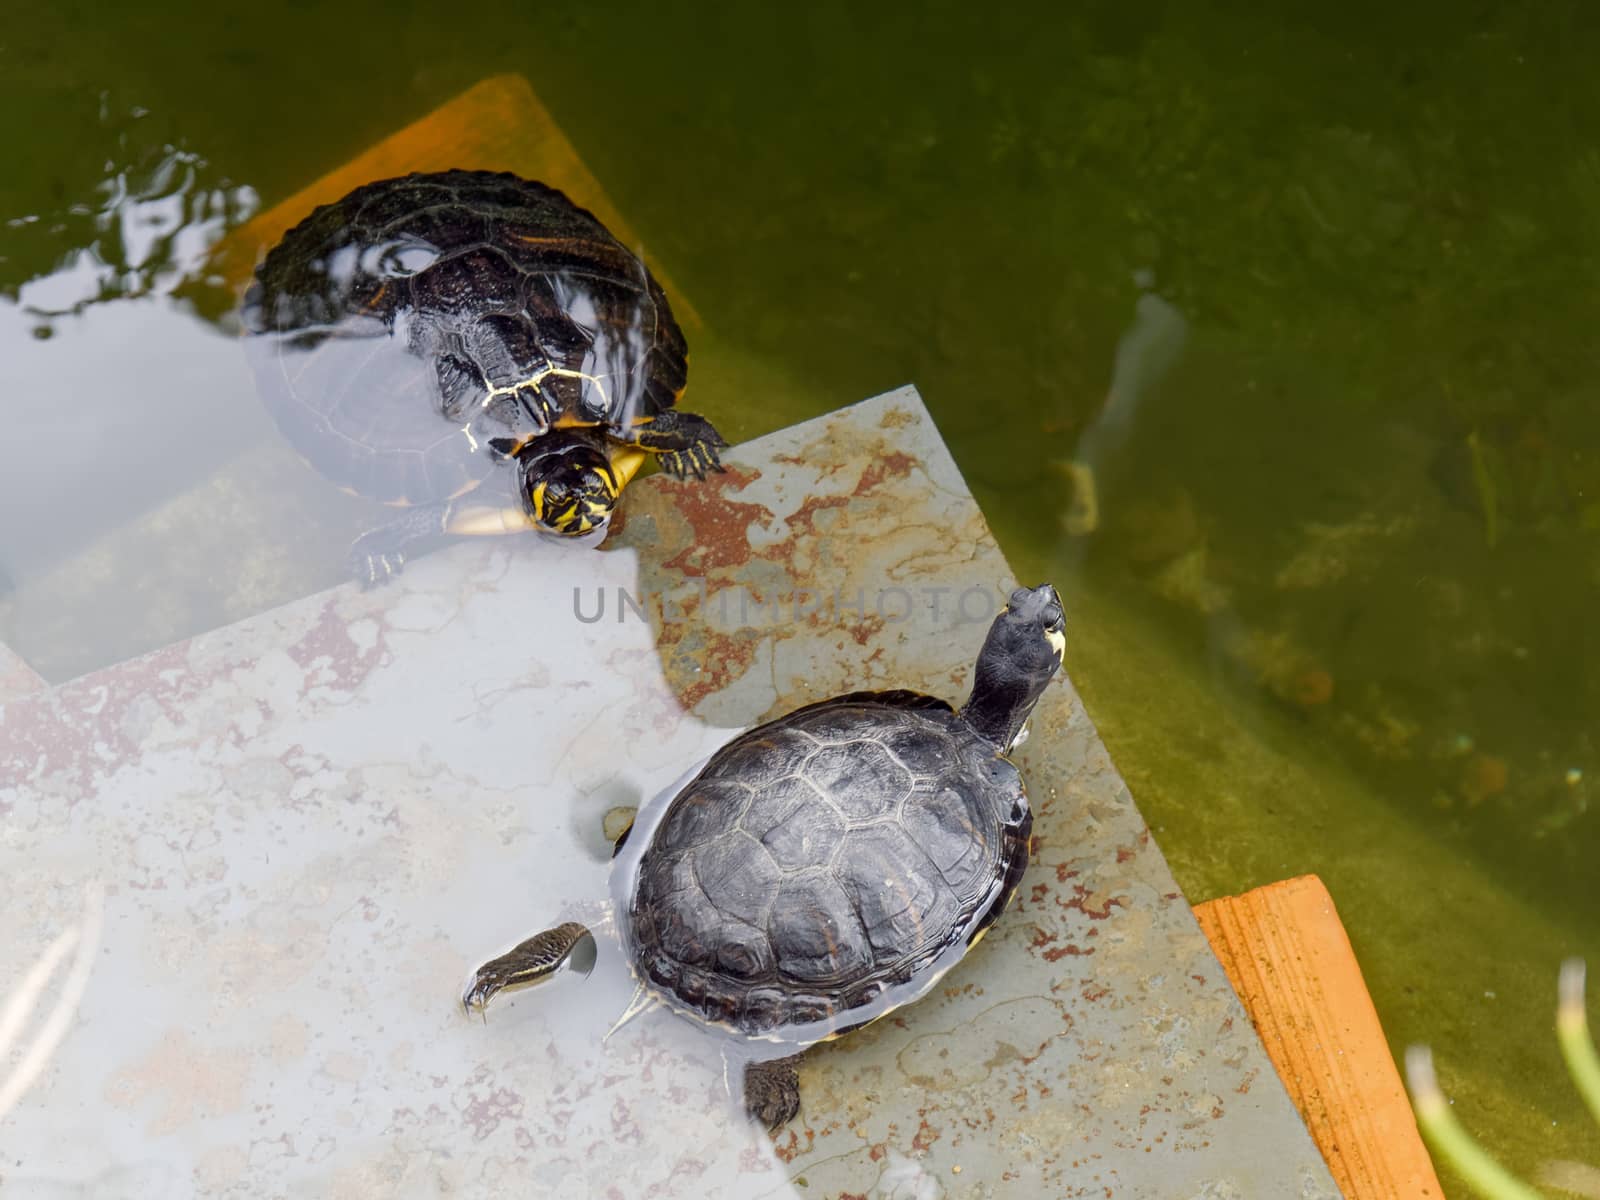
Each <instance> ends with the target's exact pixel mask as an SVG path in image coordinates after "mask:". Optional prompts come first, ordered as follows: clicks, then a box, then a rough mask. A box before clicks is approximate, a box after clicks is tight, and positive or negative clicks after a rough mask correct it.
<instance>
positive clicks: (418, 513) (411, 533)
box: [345, 504, 450, 591]
mask: <svg viewBox="0 0 1600 1200" xmlns="http://www.w3.org/2000/svg"><path fill="white" fill-rule="evenodd" d="M449 519H450V505H448V504H424V505H419V506H418V507H416V508H408V509H404V510H403V511H402V512H401V514H400V516H398V517H397V518H395V519H394V520H393V521H390V522H389V523H388V524H386V525H379V526H378V527H377V528H376V529H369V530H368V531H367V532H366V533H363V534H362V535H361V536H360V537H358V538H357V539H356V540H355V541H354V542H352V543H351V544H350V553H349V555H348V556H347V557H346V559H345V563H346V565H347V566H348V568H349V571H350V576H351V578H353V579H354V580H355V581H356V582H357V583H359V584H360V585H361V587H362V590H363V591H365V590H366V589H367V588H371V587H376V586H378V585H379V584H382V583H388V582H389V581H390V580H391V579H393V578H394V577H395V576H396V575H398V574H400V572H401V571H403V570H404V569H405V565H406V558H407V557H408V556H409V555H411V554H412V553H414V552H415V551H416V550H417V549H418V547H419V546H421V545H422V544H423V543H425V542H429V541H433V540H435V539H441V538H443V537H444V536H445V535H446V533H447V529H446V524H447V522H448V521H449Z"/></svg>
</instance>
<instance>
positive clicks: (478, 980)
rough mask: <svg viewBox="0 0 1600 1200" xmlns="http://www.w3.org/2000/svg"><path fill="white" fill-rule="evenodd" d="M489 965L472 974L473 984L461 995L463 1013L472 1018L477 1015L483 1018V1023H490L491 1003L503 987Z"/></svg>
mask: <svg viewBox="0 0 1600 1200" xmlns="http://www.w3.org/2000/svg"><path fill="white" fill-rule="evenodd" d="M488 966H489V964H487V963H486V964H484V966H482V967H479V968H478V970H476V971H474V972H473V974H472V982H471V983H469V984H468V985H467V989H466V991H464V992H462V993H461V1011H462V1012H464V1013H466V1014H467V1016H469V1017H470V1016H471V1015H472V1014H473V1013H477V1014H478V1015H479V1016H480V1017H482V1018H483V1023H484V1024H485V1025H487V1024H488V1023H489V1001H490V1000H492V999H493V998H494V994H495V993H496V992H498V991H499V990H500V988H501V986H502V983H501V981H500V980H499V979H497V978H495V975H494V972H492V971H489V970H488V969H487V968H488Z"/></svg>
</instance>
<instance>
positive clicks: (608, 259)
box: [243, 171, 688, 504]
mask: <svg viewBox="0 0 1600 1200" xmlns="http://www.w3.org/2000/svg"><path fill="white" fill-rule="evenodd" d="M243 316H244V324H245V327H246V330H247V331H248V332H249V333H250V334H252V335H253V336H251V337H250V338H249V339H248V340H247V345H248V346H249V348H250V352H251V358H252V360H253V362H254V365H255V366H256V369H257V374H258V377H259V379H260V381H261V390H262V393H263V397H264V399H265V401H266V404H267V407H268V408H269V409H270V410H271V412H272V414H273V416H274V418H275V419H276V421H277V423H278V425H279V427H280V428H281V429H282V430H283V433H284V435H285V436H286V437H287V438H288V439H289V441H290V442H291V443H292V444H293V445H294V447H295V448H296V449H297V450H298V451H299V452H300V453H301V454H302V455H303V456H304V457H305V458H306V459H308V460H309V461H310V462H311V463H312V465H314V466H315V467H316V468H317V469H318V470H320V471H321V472H322V473H323V474H324V475H326V476H327V477H328V478H329V479H331V480H332V481H333V482H335V483H337V484H340V485H342V486H344V487H346V488H347V489H349V490H351V491H355V492H359V493H361V494H363V495H366V496H371V497H373V498H375V499H378V500H382V501H385V502H386V503H390V504H423V503H430V502H433V501H439V500H444V499H448V498H449V497H452V496H457V495H460V494H461V493H463V492H465V491H469V490H471V489H472V488H473V487H475V486H477V485H478V484H479V483H480V482H482V480H483V479H484V478H485V477H486V476H487V475H488V474H489V472H490V471H491V470H492V469H493V466H494V465H495V462H496V461H497V460H496V458H495V457H494V456H492V455H491V453H490V452H489V451H488V448H487V443H488V440H489V439H490V438H492V437H509V438H513V439H516V440H518V441H521V440H522V439H525V438H527V437H529V436H533V435H536V434H538V433H540V432H542V431H543V429H544V427H545V418H544V417H543V416H542V415H539V405H540V403H541V402H542V403H543V405H545V406H548V407H553V409H554V410H555V413H556V417H555V420H554V421H553V422H552V424H553V423H555V422H562V421H570V422H572V423H576V424H588V425H594V424H601V425H606V426H609V427H610V428H612V429H622V428H625V427H627V426H628V425H629V424H631V423H633V422H634V421H635V420H636V419H637V418H639V417H643V416H653V415H655V414H657V413H660V412H662V411H663V410H665V409H668V408H671V407H672V406H673V404H675V403H676V402H677V397H678V395H679V394H680V393H681V392H682V390H683V386H684V383H685V381H686V380H687V377H688V364H687V359H686V354H687V351H686V347H685V345H684V340H683V334H682V332H681V331H680V330H679V329H678V326H677V323H676V322H675V321H674V320H673V319H672V311H671V309H670V308H669V307H668V304H667V298H666V296H665V295H664V294H663V293H662V291H661V288H660V286H659V285H658V284H657V283H656V281H655V279H654V278H652V277H651V275H650V273H649V271H648V270H647V269H646V268H645V266H644V264H643V263H641V262H640V261H639V259H638V258H636V257H635V256H634V255H633V254H632V253H630V252H629V251H628V250H627V249H626V248H625V247H624V246H623V245H622V244H621V243H620V242H618V241H617V240H616V238H614V237H612V236H611V234H610V233H609V232H608V231H607V230H606V228H605V226H603V225H602V224H601V223H600V222H599V221H598V220H597V219H596V218H595V217H594V216H593V214H591V213H589V212H587V211H585V210H584V209H581V208H579V207H577V206H576V205H574V204H573V203H572V202H571V201H570V200H568V199H567V198H566V197H565V196H564V195H562V194H561V193H560V192H558V191H556V190H555V189H553V188H549V187H546V186H544V185H543V184H539V183H531V182H529V181H527V180H524V179H520V178H518V177H517V176H515V175H511V174H506V173H493V172H488V171H446V172H443V173H440V174H433V175H407V176H405V177H403V178H399V179H386V180H382V181H380V182H377V183H369V184H367V185H365V186H363V187H359V188H357V189H356V190H355V191H353V192H351V193H350V194H349V195H348V196H346V197H345V198H344V199H343V200H340V201H339V202H338V203H336V204H329V205H324V206H323V207H321V208H318V209H317V210H316V211H315V212H313V213H312V214H311V215H310V216H309V217H307V218H306V219H305V220H304V221H302V222H301V223H300V224H299V225H297V226H296V227H295V228H293V229H291V230H290V231H289V232H288V233H287V234H286V235H285V236H284V238H283V240H282V241H281V242H279V243H278V245H277V246H275V247H274V248H273V250H272V251H271V253H269V254H268V255H267V257H266V259H265V261H264V262H263V263H262V264H261V266H260V268H259V269H258V270H257V272H256V282H255V284H254V285H253V286H252V287H251V289H250V291H249V293H248V294H247V296H246V297H245V306H244V313H243Z"/></svg>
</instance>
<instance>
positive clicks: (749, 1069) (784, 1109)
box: [744, 1054, 801, 1133]
mask: <svg viewBox="0 0 1600 1200" xmlns="http://www.w3.org/2000/svg"><path fill="white" fill-rule="evenodd" d="M800 1057H801V1056H800V1055H798V1054H791V1055H790V1056H789V1057H788V1058H769V1059H766V1060H765V1061H757V1062H750V1063H746V1064H745V1068H744V1110H745V1112H747V1113H749V1114H750V1117H751V1119H752V1120H756V1121H760V1122H761V1124H762V1127H763V1128H765V1129H766V1131H767V1132H768V1133H777V1132H778V1130H780V1129H782V1128H783V1127H784V1126H785V1125H787V1124H788V1123H789V1122H790V1121H792V1120H794V1118H795V1115H796V1114H797V1113H798V1112H799V1111H800V1075H799V1072H797V1071H796V1070H795V1067H797V1066H798V1065H799V1063H800Z"/></svg>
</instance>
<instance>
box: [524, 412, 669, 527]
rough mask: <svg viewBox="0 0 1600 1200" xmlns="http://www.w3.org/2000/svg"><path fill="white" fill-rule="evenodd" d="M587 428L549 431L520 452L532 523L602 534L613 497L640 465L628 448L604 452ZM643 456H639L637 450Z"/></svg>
mask: <svg viewBox="0 0 1600 1200" xmlns="http://www.w3.org/2000/svg"><path fill="white" fill-rule="evenodd" d="M584 433H585V431H581V430H580V431H574V432H572V433H568V432H566V431H552V432H551V433H548V434H546V435H545V436H543V437H539V438H535V439H534V440H533V441H531V442H530V443H528V445H527V446H526V447H525V448H524V449H523V450H522V451H521V452H520V453H519V454H518V456H517V457H518V460H519V462H520V463H521V466H522V500H523V504H524V505H525V506H526V507H527V510H528V516H529V517H530V518H531V519H532V521H533V524H534V527H535V528H536V529H538V530H539V532H541V533H547V534H551V535H553V536H555V537H563V538H585V537H591V536H594V537H599V536H603V535H604V533H605V530H606V527H607V526H608V525H609V524H610V523H611V513H612V510H613V509H615V508H616V504H617V497H618V496H619V495H620V494H621V492H622V489H623V488H624V487H625V486H626V485H627V482H628V480H629V479H631V478H632V477H633V473H634V471H636V470H637V469H638V463H637V462H635V461H633V456H632V455H630V454H629V452H627V451H626V450H624V451H621V452H619V453H617V454H615V455H611V454H608V453H607V452H606V446H605V444H604V442H603V441H601V439H599V438H596V437H594V436H592V435H590V436H584ZM640 457H641V458H642V456H640Z"/></svg>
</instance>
